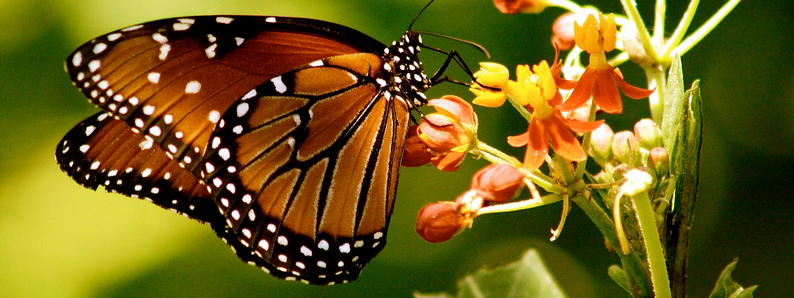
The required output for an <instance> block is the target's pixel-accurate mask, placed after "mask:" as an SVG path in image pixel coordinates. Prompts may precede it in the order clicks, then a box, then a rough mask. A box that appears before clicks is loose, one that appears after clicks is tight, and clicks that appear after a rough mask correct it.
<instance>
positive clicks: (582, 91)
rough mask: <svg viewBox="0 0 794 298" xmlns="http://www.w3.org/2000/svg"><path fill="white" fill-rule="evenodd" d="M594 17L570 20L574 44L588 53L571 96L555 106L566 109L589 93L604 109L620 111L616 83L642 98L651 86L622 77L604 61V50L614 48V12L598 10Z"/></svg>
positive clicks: (626, 91)
mask: <svg viewBox="0 0 794 298" xmlns="http://www.w3.org/2000/svg"><path fill="white" fill-rule="evenodd" d="M598 18H599V20H600V21H597V20H596V18H595V17H593V16H592V15H588V16H587V20H586V21H585V22H584V24H583V25H581V26H580V25H579V24H578V23H574V33H575V40H576V45H577V46H578V47H579V48H581V49H582V50H584V51H586V52H587V53H589V54H590V64H589V65H587V68H586V69H585V71H584V73H583V74H582V76H581V77H580V78H579V81H578V82H577V83H576V86H575V87H574V88H573V92H572V93H571V96H570V97H568V100H566V101H565V102H564V103H563V104H562V105H560V106H559V108H560V110H561V111H563V112H570V111H573V110H575V109H576V108H578V107H580V106H582V105H583V104H584V103H585V102H587V101H588V100H589V99H590V97H592V98H593V102H595V104H596V105H598V107H600V108H601V110H603V111H604V112H607V113H611V114H618V113H622V112H623V102H622V101H621V99H620V93H619V92H618V87H620V90H622V91H623V93H624V94H626V96H628V97H630V98H634V99H640V98H645V97H648V96H649V95H651V93H653V90H648V89H643V88H639V87H635V86H632V85H630V84H629V83H626V81H624V80H623V75H622V74H621V73H620V70H618V69H615V68H613V67H612V65H610V64H609V63H608V62H607V58H606V53H607V52H610V51H612V50H614V49H615V43H616V41H617V27H616V25H615V16H614V15H613V14H609V16H608V17H604V15H603V14H601V13H599V17H598Z"/></svg>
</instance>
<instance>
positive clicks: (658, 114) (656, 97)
mask: <svg viewBox="0 0 794 298" xmlns="http://www.w3.org/2000/svg"><path fill="white" fill-rule="evenodd" d="M644 70H645V76H646V77H647V80H648V89H653V88H656V92H654V93H653V94H651V96H648V101H649V103H650V106H651V119H652V120H653V122H656V123H662V119H664V118H663V117H664V99H665V93H664V91H665V88H666V82H667V78H666V76H665V72H664V70H663V69H662V66H661V65H657V66H656V67H653V68H650V67H649V68H644Z"/></svg>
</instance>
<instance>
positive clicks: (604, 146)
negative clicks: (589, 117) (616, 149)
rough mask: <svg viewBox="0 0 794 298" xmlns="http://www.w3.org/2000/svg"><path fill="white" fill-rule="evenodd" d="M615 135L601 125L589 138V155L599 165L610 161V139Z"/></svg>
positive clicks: (605, 126) (607, 127)
mask: <svg viewBox="0 0 794 298" xmlns="http://www.w3.org/2000/svg"><path fill="white" fill-rule="evenodd" d="M614 135H615V133H613V132H612V129H611V128H609V125H607V124H606V123H604V124H601V126H599V127H598V128H596V130H594V131H593V134H592V135H591V137H590V155H591V156H592V157H593V159H595V160H596V161H598V163H599V164H605V163H608V162H609V161H611V160H612V137H613V136H614Z"/></svg>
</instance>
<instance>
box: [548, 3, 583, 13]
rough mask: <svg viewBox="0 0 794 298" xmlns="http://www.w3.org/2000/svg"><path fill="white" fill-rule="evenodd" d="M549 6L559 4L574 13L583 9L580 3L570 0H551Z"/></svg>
mask: <svg viewBox="0 0 794 298" xmlns="http://www.w3.org/2000/svg"><path fill="white" fill-rule="evenodd" d="M549 6H557V7H560V8H564V9H566V10H568V11H571V12H574V13H578V12H579V11H581V10H582V7H581V6H579V4H576V3H575V2H573V1H568V0H549Z"/></svg>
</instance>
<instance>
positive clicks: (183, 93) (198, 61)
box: [66, 16, 383, 169]
mask: <svg viewBox="0 0 794 298" xmlns="http://www.w3.org/2000/svg"><path fill="white" fill-rule="evenodd" d="M340 32H342V33H344V34H340ZM382 48H383V46H382V44H380V43H379V42H377V41H375V40H373V39H371V38H369V37H367V36H366V35H363V34H361V33H358V32H356V31H354V30H352V29H348V28H345V27H342V26H339V25H334V24H331V23H325V22H319V21H314V20H305V19H295V18H276V17H250V16H203V17H185V18H175V19H167V20H160V21H155V22H150V23H145V24H141V25H136V26H131V27H127V28H124V29H121V30H118V31H115V32H112V33H109V34H106V35H104V36H101V37H98V38H96V39H94V40H92V41H90V42H88V43H86V44H84V45H82V46H81V47H80V48H78V49H77V50H76V51H75V52H74V53H73V54H72V55H70V56H69V58H68V59H67V61H66V69H67V72H69V74H70V76H71V77H72V81H73V83H74V84H75V86H77V87H78V88H80V89H81V90H82V91H83V93H84V94H85V95H86V96H87V97H88V98H89V100H90V101H91V102H92V103H94V104H96V105H98V106H99V107H101V108H103V109H104V110H106V111H107V112H109V113H110V114H111V115H113V116H115V117H118V118H120V119H123V120H125V121H126V122H127V123H128V124H129V125H130V126H131V127H132V128H133V129H134V130H136V131H140V132H142V133H143V134H145V135H148V136H150V137H151V138H152V139H154V140H155V143H157V144H159V146H161V147H163V148H164V149H165V150H166V153H167V154H168V155H169V156H171V157H173V158H174V159H176V160H177V161H179V162H180V163H181V164H182V165H183V166H186V167H188V168H190V169H192V168H194V167H195V164H197V163H196V161H197V160H198V159H200V158H201V156H202V155H203V153H204V149H205V147H206V146H205V145H206V143H207V141H208V139H209V134H210V132H211V131H212V128H213V127H214V126H215V124H216V123H217V121H218V119H219V118H220V115H221V114H222V113H223V112H225V111H226V109H227V108H228V107H229V106H230V105H231V104H232V103H233V102H234V101H235V100H237V99H238V98H239V97H240V96H241V95H243V94H245V92H247V91H248V90H251V89H252V88H254V87H255V86H257V85H259V84H261V83H262V82H263V81H266V80H269V79H271V78H273V77H275V76H278V75H280V74H282V73H284V72H287V71H289V70H291V69H293V68H296V67H298V66H300V65H303V64H306V63H309V62H311V61H315V60H318V59H322V58H326V57H329V56H334V55H339V54H349V53H357V52H362V51H365V52H369V51H373V50H377V51H380V50H381V49H382Z"/></svg>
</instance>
